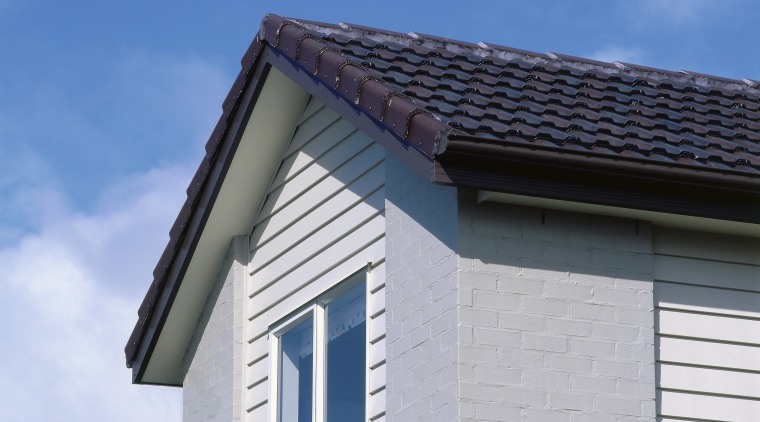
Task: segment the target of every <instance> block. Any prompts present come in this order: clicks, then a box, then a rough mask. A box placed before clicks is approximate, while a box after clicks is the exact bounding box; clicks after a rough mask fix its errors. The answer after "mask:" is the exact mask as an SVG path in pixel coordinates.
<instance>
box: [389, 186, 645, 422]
mask: <svg viewBox="0 0 760 422" xmlns="http://www.w3.org/2000/svg"><path fill="white" fill-rule="evenodd" d="M458 219H459V231H458V243H459V245H458V246H459V247H458V250H459V268H460V270H459V281H458V284H459V378H460V381H459V384H460V391H459V400H460V417H459V420H458V421H459V422H481V421H483V422H486V421H488V422H490V421H512V420H515V421H571V422H575V421H622V420H625V421H651V422H654V421H655V407H656V404H655V367H654V347H655V336H654V304H653V297H652V290H653V284H654V283H653V279H652V273H651V270H652V232H651V226H650V225H649V224H647V223H643V222H636V221H634V220H628V219H621V218H612V217H605V216H599V215H589V214H579V213H572V212H565V211H555V210H546V209H540V208H530V207H525V206H517V205H507V204H500V203H489V202H482V203H477V201H476V198H475V195H472V194H470V195H469V196H466V195H465V194H463V195H462V197H461V198H460V204H459V216H458ZM389 382H390V381H389Z"/></svg>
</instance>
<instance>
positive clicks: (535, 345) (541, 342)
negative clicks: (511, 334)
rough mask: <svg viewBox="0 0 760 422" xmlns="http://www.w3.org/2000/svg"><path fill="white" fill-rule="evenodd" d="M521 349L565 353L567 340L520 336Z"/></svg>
mask: <svg viewBox="0 0 760 422" xmlns="http://www.w3.org/2000/svg"><path fill="white" fill-rule="evenodd" d="M522 348H523V349H525V350H543V351H547V352H565V351H567V339H565V338H563V337H557V336H547V335H540V334H533V333H525V334H523V335H522Z"/></svg>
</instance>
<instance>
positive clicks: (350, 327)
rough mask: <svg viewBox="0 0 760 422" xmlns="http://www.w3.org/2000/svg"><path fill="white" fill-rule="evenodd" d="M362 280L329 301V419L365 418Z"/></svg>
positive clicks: (351, 421)
mask: <svg viewBox="0 0 760 422" xmlns="http://www.w3.org/2000/svg"><path fill="white" fill-rule="evenodd" d="M364 289H365V286H364V283H362V284H361V285H359V286H356V287H354V288H352V289H351V290H349V291H348V292H346V293H345V294H343V295H341V296H340V297H338V298H337V299H335V300H334V301H332V302H330V303H329V304H328V305H327V359H326V364H327V368H326V377H325V378H326V382H327V406H326V408H327V422H354V421H357V422H359V421H363V420H364V390H365V386H364V385H365V371H366V366H367V365H366V355H367V354H366V334H365V333H366V322H365V320H366V314H367V309H366V302H367V300H366V294H365V292H364Z"/></svg>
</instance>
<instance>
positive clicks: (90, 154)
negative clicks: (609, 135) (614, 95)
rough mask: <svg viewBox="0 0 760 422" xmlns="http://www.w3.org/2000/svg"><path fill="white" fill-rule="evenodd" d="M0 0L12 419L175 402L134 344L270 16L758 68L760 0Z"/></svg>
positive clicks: (3, 324)
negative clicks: (245, 59)
mask: <svg viewBox="0 0 760 422" xmlns="http://www.w3.org/2000/svg"><path fill="white" fill-rule="evenodd" d="M366 3H367V5H361V6H360V5H359V4H360V3H359V2H348V1H323V2H315V1H309V2H305V1H304V2H296V1H288V0H281V1H269V2H267V1H241V0H223V1H220V2H179V1H172V0H167V1H162V2H151V1H133V2H122V3H118V2H103V1H94V0H93V1H78V0H73V1H69V2H40V1H35V0H0V309H2V310H3V312H2V314H3V315H2V318H0V338H2V339H3V340H2V343H0V368H1V369H2V373H3V377H0V420H3V421H16V420H82V421H87V420H95V421H98V420H125V421H132V420H140V421H150V420H155V421H166V420H179V419H180V417H181V392H180V390H178V389H171V388H159V387H147V386H132V385H130V372H129V371H128V370H127V369H126V368H125V367H124V359H123V352H122V349H123V346H124V343H125V342H126V340H127V338H128V335H129V333H130V332H131V329H132V326H133V325H134V323H135V321H136V310H137V307H138V306H139V303H140V301H141V299H142V296H143V294H144V292H145V290H146V288H147V286H148V284H149V283H150V281H151V278H152V276H151V273H152V270H153V266H154V265H155V262H156V261H157V259H158V257H159V255H160V253H161V251H162V250H163V247H164V246H165V243H166V240H167V239H168V234H167V233H168V230H169V227H170V226H171V224H172V222H173V220H174V217H175V216H176V213H177V211H178V210H179V207H180V206H181V204H182V201H183V200H184V189H185V188H186V186H187V184H188V183H189V181H190V178H191V176H192V174H193V172H194V170H195V168H196V166H197V164H198V163H199V162H200V159H201V157H202V154H203V146H204V143H205V140H206V139H207V137H208V135H209V134H210V133H211V130H212V128H213V125H214V124H215V122H216V120H217V118H218V116H219V114H220V110H221V103H222V100H223V99H224V97H225V95H226V94H227V90H228V89H229V86H230V85H231V84H232V81H233V80H234V78H235V76H236V75H237V72H238V71H239V59H240V57H241V56H242V55H243V53H244V51H245V49H246V48H247V46H248V44H249V43H250V41H251V40H252V39H253V37H254V35H255V34H256V31H257V30H258V27H259V23H260V21H261V19H262V17H263V16H264V14H266V13H277V14H280V15H283V16H292V17H300V18H303V19H308V20H315V21H323V22H332V23H336V22H339V21H344V22H348V23H357V24H363V25H366V26H374V27H380V28H385V29H391V30H395V31H399V32H409V31H415V32H419V33H427V34H435V35H440V36H446V37H449V38H455V39H460V40H465V41H471V42H478V41H485V42H490V43H495V44H501V45H506V46H511V47H516V48H521V49H526V50H533V51H538V52H547V51H552V52H557V53H565V54H571V55H577V56H583V57H589V58H596V59H601V60H607V61H612V60H619V61H627V62H632V63H638V64H644V65H648V66H653V67H661V68H665V69H670V70H679V69H685V70H692V71H696V72H700V73H709V74H715V75H719V76H724V77H731V78H751V79H756V80H760V54H759V53H760V25H758V24H757V22H758V18H760V2H757V1H756V0H714V1H710V0H637V1H627V2H613V1H607V0H596V1H591V0H576V1H561V0H557V1H546V0H534V1H531V2H510V1H504V0H501V1H487V0H482V1H471V2H461V1H460V2H449V1H446V0H443V1H437V2H419V1H412V0H406V1H396V0H384V1H382V2H375V3H374V5H371V4H369V2H366Z"/></svg>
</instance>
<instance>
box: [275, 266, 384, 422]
mask: <svg viewBox="0 0 760 422" xmlns="http://www.w3.org/2000/svg"><path fill="white" fill-rule="evenodd" d="M368 275H369V274H368V270H367V269H362V270H360V271H357V272H355V273H354V274H352V275H350V276H349V277H347V278H346V279H345V280H343V281H341V282H339V283H338V284H336V285H335V286H333V287H332V288H330V289H329V290H327V291H326V292H324V293H323V294H321V295H319V296H318V297H317V298H315V299H313V300H311V301H310V302H309V303H308V304H306V305H304V306H302V307H301V308H299V309H298V310H296V311H295V312H293V313H291V314H290V315H288V316H286V317H285V318H283V319H281V320H280V321H278V322H277V323H275V324H272V325H271V326H270V327H269V340H270V341H269V357H270V359H269V398H270V411H269V415H270V417H269V421H270V422H280V417H281V414H280V381H281V380H280V368H281V364H282V362H281V356H282V340H281V337H282V335H284V334H285V333H287V332H289V331H290V330H291V329H293V328H295V327H296V326H297V325H298V324H300V323H302V322H304V321H306V320H308V319H309V318H312V322H313V328H312V347H313V365H312V409H311V412H312V417H311V421H312V422H325V419H326V412H327V403H326V401H327V400H326V397H327V391H326V385H327V379H326V366H327V364H326V357H327V353H326V349H327V342H326V341H325V337H326V333H327V329H326V322H327V305H328V304H329V303H330V302H332V301H333V300H335V299H337V298H338V297H340V296H341V295H343V294H344V293H346V292H348V291H349V290H351V289H353V288H354V287H357V286H359V285H361V284H363V285H364V306H365V312H366V311H368V310H369V306H368V303H367V302H368V299H369V291H368V283H367V279H368ZM369 319H370V317H369V314H368V313H367V315H366V324H365V328H364V341H365V353H364V372H365V374H364V377H365V380H364V381H365V382H364V407H365V410H364V415H365V418H366V415H367V406H368V395H369V394H368V390H369V368H368V364H367V354H368V350H369V346H370V345H369V342H368V336H369Z"/></svg>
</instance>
